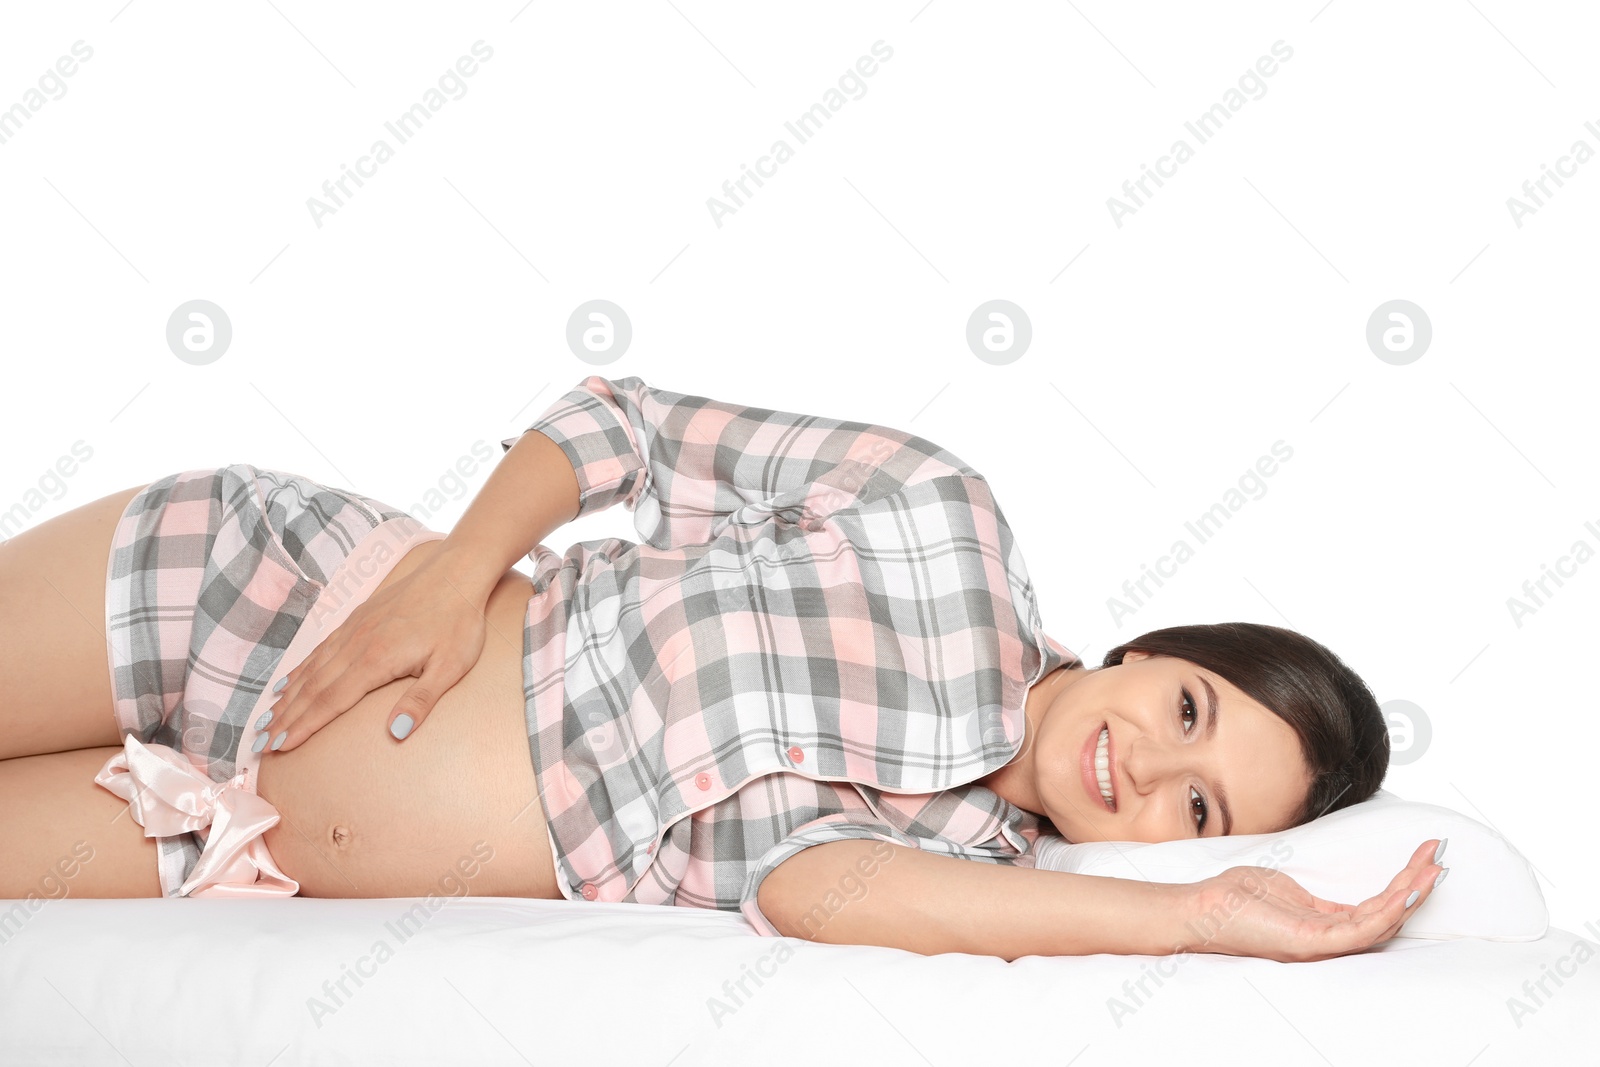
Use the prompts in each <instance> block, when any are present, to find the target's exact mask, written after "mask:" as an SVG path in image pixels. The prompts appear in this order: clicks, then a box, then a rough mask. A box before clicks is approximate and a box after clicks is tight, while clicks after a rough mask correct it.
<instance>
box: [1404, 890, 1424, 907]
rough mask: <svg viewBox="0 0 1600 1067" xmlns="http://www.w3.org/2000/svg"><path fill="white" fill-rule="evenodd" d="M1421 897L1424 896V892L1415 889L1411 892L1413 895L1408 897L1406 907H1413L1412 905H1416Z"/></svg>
mask: <svg viewBox="0 0 1600 1067" xmlns="http://www.w3.org/2000/svg"><path fill="white" fill-rule="evenodd" d="M1421 895H1422V890H1420V889H1413V890H1412V891H1411V895H1410V896H1409V897H1406V907H1408V908H1409V907H1411V905H1413V904H1415V903H1416V902H1417V898H1418V897H1420V896H1421Z"/></svg>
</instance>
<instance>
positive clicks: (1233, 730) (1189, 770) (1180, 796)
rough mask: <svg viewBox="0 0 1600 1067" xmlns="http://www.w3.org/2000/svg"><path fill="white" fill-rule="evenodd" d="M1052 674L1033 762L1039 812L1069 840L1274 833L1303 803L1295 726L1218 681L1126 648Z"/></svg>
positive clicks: (1304, 783)
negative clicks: (1101, 756) (1091, 666)
mask: <svg viewBox="0 0 1600 1067" xmlns="http://www.w3.org/2000/svg"><path fill="white" fill-rule="evenodd" d="M1060 673H1061V674H1062V675H1063V678H1062V679H1061V680H1060V682H1059V688H1058V689H1057V690H1056V691H1055V693H1054V695H1053V696H1052V697H1051V698H1050V699H1049V702H1048V703H1047V704H1046V705H1045V707H1044V711H1043V712H1042V714H1040V715H1039V718H1038V723H1037V726H1038V729H1037V732H1036V734H1035V738H1034V743H1033V746H1032V748H1033V751H1032V760H1033V771H1034V774H1033V779H1034V785H1035V788H1036V790H1037V793H1038V801H1039V803H1040V804H1041V805H1042V808H1043V810H1042V812H1041V814H1044V815H1046V816H1048V817H1049V819H1050V821H1051V822H1053V823H1054V824H1055V826H1056V829H1057V830H1059V831H1060V832H1061V835H1062V836H1063V837H1065V838H1066V839H1067V840H1068V841H1101V840H1106V841H1147V842H1155V841H1172V840H1175V839H1178V838H1184V837H1220V836H1222V835H1223V834H1263V833H1274V832H1276V831H1278V830H1282V829H1285V828H1287V827H1288V825H1289V822H1290V820H1291V819H1292V818H1293V817H1294V815H1295V813H1296V812H1297V811H1298V810H1299V808H1300V805H1301V804H1302V803H1304V801H1305V796H1306V790H1307V788H1308V787H1309V785H1310V781H1311V778H1310V773H1309V770H1308V768H1307V766H1306V764H1305V760H1304V759H1303V757H1302V756H1301V754H1300V742H1299V738H1298V737H1297V736H1296V734H1295V732H1294V729H1293V728H1292V727H1291V726H1290V725H1289V724H1288V723H1286V722H1284V721H1283V720H1282V719H1280V718H1279V717H1278V716H1277V715H1274V714H1273V713H1272V712H1270V711H1268V710H1267V709H1266V708H1264V707H1262V706H1261V705H1260V704H1258V703H1256V702H1255V701H1254V700H1252V699H1250V698H1249V697H1247V696H1245V695H1244V693H1242V692H1240V691H1239V690H1238V689H1237V688H1235V687H1234V686H1233V685H1231V684H1230V683H1229V682H1228V681H1227V680H1226V679H1224V678H1223V677H1222V676H1221V675H1218V674H1215V673H1213V672H1211V671H1206V670H1202V669H1201V668H1199V667H1197V666H1195V665H1194V664H1193V663H1190V662H1188V661H1187V660H1182V659H1174V658H1172V657H1170V656H1151V655H1149V654H1148V653H1144V652H1137V651H1135V652H1129V653H1128V654H1127V655H1126V656H1125V657H1124V659H1123V661H1122V663H1121V664H1119V665H1117V666H1115V667H1105V668H1101V669H1099V670H1071V671H1063V672H1060ZM1213 701H1214V706H1215V720H1214V721H1213V719H1212V708H1213ZM1032 728H1033V724H1032V723H1030V729H1032ZM1102 729H1104V730H1106V731H1107V743H1106V745H1105V746H1104V748H1097V746H1098V742H1099V739H1100V736H1101V731H1102ZM1025 743H1026V742H1025ZM1099 752H1104V753H1105V755H1106V756H1107V761H1108V764H1109V765H1108V767H1107V768H1106V770H1105V773H1104V774H1103V775H1100V774H1097V764H1096V756H1097V754H1098V753H1099ZM1102 782H1106V783H1107V784H1109V786H1110V790H1111V794H1112V799H1110V800H1109V801H1108V800H1107V799H1105V798H1104V796H1103V790H1102V786H1101V783H1102ZM1202 817H1203V819H1204V823H1203V826H1202V823H1201V820H1202Z"/></svg>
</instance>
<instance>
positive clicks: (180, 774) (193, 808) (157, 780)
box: [94, 734, 300, 897]
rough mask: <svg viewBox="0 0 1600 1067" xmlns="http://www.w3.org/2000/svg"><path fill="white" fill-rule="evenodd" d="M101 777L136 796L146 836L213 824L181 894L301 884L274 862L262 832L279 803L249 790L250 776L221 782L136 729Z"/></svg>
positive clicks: (271, 893)
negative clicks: (147, 742)
mask: <svg viewBox="0 0 1600 1067" xmlns="http://www.w3.org/2000/svg"><path fill="white" fill-rule="evenodd" d="M94 780H95V782H97V783H98V784H100V785H102V786H105V787H106V788H107V789H109V790H111V792H113V793H115V794H116V795H117V796H119V797H121V798H122V799H123V800H126V801H127V802H128V808H129V811H130V812H131V813H132V815H133V818H134V821H135V822H137V823H138V824H139V825H140V826H143V827H144V835H145V836H146V837H173V836H176V835H178V834H182V833H186V832H188V831H191V830H198V829H200V828H201V827H204V826H210V827H211V832H210V834H209V835H207V837H206V843H205V848H204V849H202V850H201V853H200V860H199V862H198V863H196V864H195V866H194V870H193V871H192V872H191V873H190V875H189V878H188V880H187V881H185V882H184V883H183V886H182V888H181V890H180V893H181V894H182V895H184V896H191V897H292V896H294V895H295V894H296V893H298V892H300V883H299V882H296V881H295V880H294V879H293V878H290V877H289V876H288V875H286V874H284V873H283V872H282V871H281V870H279V869H278V865H277V864H276V863H274V862H273V860H272V854H271V853H270V852H268V851H267V845H266V842H265V841H264V840H262V836H261V835H262V834H264V833H266V832H267V830H269V829H271V828H272V827H273V826H275V825H277V823H278V820H279V819H280V818H281V816H280V815H279V814H278V809H277V808H275V807H273V806H272V805H271V804H270V803H268V802H267V801H266V800H264V799H262V798H261V797H260V796H258V795H257V794H255V793H252V792H251V791H250V790H248V789H246V788H244V783H245V775H244V774H243V773H240V774H237V775H235V776H234V777H233V778H230V779H229V780H228V781H226V782H214V781H212V780H211V779H210V778H209V777H207V776H206V775H205V774H203V773H201V771H200V770H199V769H197V768H196V767H195V766H194V765H193V764H192V763H190V762H189V761H188V760H187V759H186V758H184V757H183V756H182V755H180V754H179V753H177V752H175V751H173V750H172V749H171V748H168V747H167V746H166V745H149V746H146V745H144V744H142V743H141V742H140V741H139V739H138V738H137V737H135V736H134V735H133V734H129V735H128V736H127V737H126V739H125V740H124V742H123V748H122V751H121V752H118V753H117V754H116V755H115V756H112V757H111V758H110V759H108V760H106V763H105V766H104V767H102V768H100V773H99V774H97V775H95V776H94Z"/></svg>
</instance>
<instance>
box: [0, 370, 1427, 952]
mask: <svg viewBox="0 0 1600 1067" xmlns="http://www.w3.org/2000/svg"><path fill="white" fill-rule="evenodd" d="M502 447H503V449H504V450H505V455H504V457H503V458H502V460H501V462H500V464H499V466H498V467H496V469H495V470H494V471H493V472H492V474H491V475H490V477H489V479H488V481H487V482H486V484H485V485H484V487H483V489H482V490H481V491H480V492H479V494H478V496H477V497H476V498H475V499H474V500H473V501H472V504H471V506H470V507H469V508H468V509H467V511H466V513H465V514H464V515H463V517H462V519H461V521H460V522H459V523H458V524H457V525H456V527H455V529H454V530H453V531H452V532H451V533H450V534H449V535H448V536H446V535H445V534H443V533H439V532H437V531H433V530H429V529H427V528H426V527H423V526H422V525H421V524H420V523H417V522H416V521H415V520H414V519H412V518H411V517H410V516H409V515H407V514H405V513H404V512H402V511H400V510H398V509H396V508H393V507H390V506H389V505H387V504H384V503H383V502H381V501H377V500H373V499H371V498H369V497H365V496H361V495H359V494H356V493H353V492H349V491H346V490H341V489H335V488H332V487H329V486H326V485H322V484H319V483H317V482H314V481H311V480H309V479H306V478H304V477H301V476H299V475H294V474H289V473H286V472H283V471H276V470H269V469H263V468H258V467H254V466H251V465H249V464H242V463H241V464H234V465H231V466H228V467H222V468H215V469H202V470H193V471H186V472H183V473H180V474H175V475H169V476H167V477H165V478H162V479H160V480H158V481H155V482H153V483H150V484H149V485H146V486H137V487H132V488H129V489H127V490H124V491H123V492H120V493H115V494H112V495H111V496H108V497H105V498H103V499H100V500H97V501H94V502H92V503H89V504H86V505H84V506H82V507H80V508H77V509H76V510H74V511H71V512H68V513H66V514H64V515H61V516H59V517H57V518H54V519H52V520H50V521H48V522H46V523H43V524H41V525H40V526H38V527H36V528H34V529H32V530H29V531H27V532H26V533H23V534H21V535H20V536H18V537H16V538H14V539H12V540H10V541H7V542H4V543H3V544H0V897H4V898H19V897H23V896H25V895H27V894H28V893H29V892H31V891H33V890H34V889H35V888H36V887H37V885H38V884H39V883H40V879H41V878H43V877H47V876H50V875H51V873H52V872H59V873H60V875H61V876H62V877H68V875H67V874H66V869H67V868H68V867H70V868H71V871H72V873H71V875H70V882H69V884H70V886H71V892H73V893H75V894H76V895H79V896H85V897H132V896H169V897H172V896H189V895H198V896H258V897H260V896H291V895H294V894H296V893H298V894H301V895H305V896H328V897H386V896H422V895H426V894H428V893H431V892H438V891H440V887H441V886H443V885H451V884H455V885H459V884H462V883H465V884H466V885H467V886H468V887H469V888H468V890H467V891H468V892H470V893H472V894H474V895H485V896H496V895H497V896H525V897H538V898H544V899H552V900H554V899H563V898H565V899H569V900H574V901H579V902H582V901H585V900H602V901H629V902H637V903H653V904H678V905H684V906H690V907H704V908H721V909H726V910H737V911H740V912H742V913H743V914H744V915H745V917H746V918H747V919H748V920H749V921H750V922H751V924H752V925H753V926H754V927H755V929H756V930H757V931H759V932H760V933H762V934H766V935H782V936H795V937H805V938H809V939H813V940H821V941H830V942H835V943H855V944H876V945H887V946H894V947H899V948H904V949H908V950H910V951H914V952H922V953H937V952H946V951H960V952H972V953H985V954H991V955H998V956H1001V957H1003V958H1006V959H1016V958H1017V957H1019V956H1023V955H1029V954H1039V955H1070V954H1081V953H1093V952H1122V953H1134V952H1138V953H1151V954H1165V953H1172V952H1178V951H1209V952H1222V953H1229V954H1234V955H1256V956H1263V957H1267V958H1272V959H1278V960H1309V959H1323V958H1327V957H1330V956H1336V955H1341V954H1343V953H1347V952H1352V951H1358V950H1360V949H1363V948H1367V947H1369V946H1372V945H1375V944H1378V943H1381V942H1383V941H1385V940H1387V939H1388V938H1390V937H1392V936H1394V934H1395V933H1396V931H1397V930H1398V929H1399V928H1400V926H1401V924H1402V923H1403V922H1404V921H1405V919H1406V918H1407V916H1409V915H1410V914H1412V913H1413V912H1414V911H1415V909H1416V907H1417V906H1418V905H1419V904H1420V903H1421V901H1422V900H1424V899H1426V896H1427V894H1428V893H1429V892H1431V890H1432V888H1433V886H1434V885H1435V884H1436V879H1437V878H1438V877H1440V875H1441V872H1442V870H1443V869H1442V868H1441V867H1440V866H1439V864H1438V856H1437V855H1436V851H1435V850H1436V846H1438V845H1439V844H1440V843H1439V842H1437V841H1427V842H1423V843H1421V845H1420V846H1419V847H1418V849H1417V851H1416V853H1415V854H1414V855H1413V857H1412V858H1411V861H1410V862H1409V863H1408V864H1407V866H1406V867H1405V868H1404V869H1402V870H1400V871H1399V872H1398V873H1397V874H1396V876H1395V878H1394V880H1393V881H1392V882H1391V883H1390V885H1389V886H1388V887H1387V888H1386V889H1385V890H1384V891H1383V892H1382V893H1379V894H1377V895H1376V896H1373V897H1372V898H1370V899H1369V900H1367V901H1364V902H1362V903H1360V904H1356V905H1349V904H1340V903H1333V902H1328V901H1323V900H1320V899H1317V898H1315V897H1313V896H1311V895H1310V894H1309V893H1307V892H1306V891H1305V890H1304V889H1303V888H1302V887H1300V886H1298V885H1297V884H1295V883H1294V882H1293V880H1292V879H1290V878H1289V877H1288V876H1287V875H1284V874H1281V873H1277V872H1271V871H1268V870H1265V869H1262V868H1252V867H1236V868H1233V869H1232V870H1230V871H1227V872H1225V873H1223V874H1221V875H1218V876H1217V877H1215V878H1211V879H1207V880H1206V881H1203V882H1198V883H1194V884H1187V885H1177V884H1174V885H1167V884H1156V883H1145V882H1138V881H1129V880H1124V879H1116V878H1103V877H1094V876H1087V875H1076V874H1067V873H1063V872H1059V871H1051V870H1046V869H1042V868H1036V867H1034V866H1033V849H1032V845H1033V843H1034V842H1035V841H1036V840H1037V838H1038V835H1039V834H1040V833H1057V834H1060V835H1061V836H1063V837H1064V838H1065V839H1067V840H1069V841H1091V840H1110V841H1150V842H1153V841H1165V840H1172V839H1177V838H1183V837H1211V836H1221V835H1227V834H1258V833H1269V832H1274V831H1277V830H1281V829H1285V828H1288V827H1291V826H1295V825H1299V824H1301V823H1303V822H1306V821H1309V820H1310V819H1313V818H1315V817H1316V816H1318V815H1320V814H1323V813H1325V812H1328V811H1332V810H1336V809H1338V808H1341V807H1344V806H1346V805H1348V804H1352V803H1355V802H1357V801H1361V800H1364V799H1366V798H1368V797H1369V796H1371V795H1372V794H1373V793H1374V792H1375V791H1376V790H1377V789H1378V787H1379V785H1380V784H1381V782H1382V779H1383V775H1384V772H1385V769H1386V767H1387V763H1388V741H1387V736H1386V733H1385V728H1384V723H1383V720H1382V717H1381V715H1380V713H1379V711H1378V708H1377V704H1376V702H1375V701H1374V699H1373V697H1372V694H1371V693H1370V691H1369V690H1368V689H1367V687H1366V686H1365V685H1364V684H1363V683H1362V681H1361V680H1360V679H1359V678H1358V677H1357V676H1356V675H1355V674H1354V673H1353V672H1351V671H1350V670H1349V668H1348V667H1346V666H1345V665H1344V664H1343V663H1342V662H1341V661H1340V660H1339V659H1338V658H1337V657H1336V656H1334V655H1333V654H1332V653H1331V652H1329V651H1328V650H1327V649H1326V648H1324V647H1323V646H1322V645H1320V644H1318V643H1316V642H1315V641H1312V640H1310V639H1309V638H1306V637H1304V636H1302V635H1300V634H1297V633H1294V632H1293V631H1289V630H1284V629H1280V628H1277V627H1270V626H1261V625H1256V624H1247V623H1228V624H1216V625H1203V626H1183V627H1173V628H1169V629H1166V630H1158V631H1155V632H1153V633H1149V634H1145V635H1143V636H1142V637H1140V638H1138V639H1135V640H1132V641H1129V642H1127V643H1126V644H1124V645H1121V646H1118V647H1117V648H1115V649H1112V650H1111V652H1109V653H1108V654H1107V655H1106V656H1105V658H1104V661H1103V663H1102V665H1101V666H1100V667H1099V668H1097V669H1089V668H1087V667H1086V666H1085V665H1084V664H1083V663H1082V662H1080V661H1079V659H1078V657H1077V656H1076V655H1074V654H1073V653H1072V652H1070V651H1069V650H1067V649H1066V648H1064V647H1063V646H1061V645H1060V644H1058V643H1057V642H1055V641H1054V640H1053V639H1051V638H1050V637H1049V636H1048V635H1046V634H1045V633H1044V631H1043V629H1042V627H1041V625H1040V621H1039V613H1038V609H1037V606H1036V604H1035V600H1034V590H1033V586H1032V583H1031V581H1030V580H1029V578H1028V574H1027V570H1026V568H1025V566H1024V563H1023V559H1022V556H1021V552H1020V549H1019V546H1018V544H1017V542H1016V540H1015V539H1014V537H1013V535H1012V533H1011V530H1010V528H1009V526H1008V525H1007V524H1006V521H1005V519H1004V517H1003V514H1002V512H1001V510H1000V508H999V505H998V504H997V503H996V501H995V500H994V498H993V497H992V495H991V494H990V487H989V484H988V482H987V481H986V480H985V479H984V478H983V477H982V476H981V475H980V474H978V473H977V472H976V471H974V470H973V469H972V468H970V467H968V466H967V465H966V464H965V463H963V462H962V461H961V460H960V459H959V458H958V457H956V456H955V455H953V454H952V453H950V452H948V451H946V450H944V449H942V448H940V447H939V446H937V445H935V444H933V443H931V442H929V441H927V440H924V439H922V438H919V437H915V436H912V435H910V434H907V433H903V432H900V431H897V430H892V429H889V428H886V427H882V426H872V425H867V424H863V423H856V422H845V421H841V420H835V419H827V418H821V417H816V416H808V415H799V414H793V413H787V412H780V411H773V410H769V409H764V408H756V407H749V406H745V405H739V404H732V403H724V402H718V401H713V400H708V399H706V398H704V397H698V396H690V395H685V394H680V393H674V392H670V391H668V390H665V389H660V388H652V387H650V386H647V385H645V384H644V383H643V382H641V381H640V380H639V379H637V378H624V379H620V380H616V381H610V380H606V379H603V378H600V377H589V378H587V379H585V380H584V381H583V382H581V383H579V384H578V385H577V386H576V387H574V388H573V389H572V390H571V391H569V392H568V393H567V394H566V395H565V396H563V397H561V398H560V399H559V400H557V401H556V402H555V403H554V404H552V405H551V406H550V407H549V408H548V409H547V410H546V412H545V413H544V414H543V415H542V416H541V417H540V418H539V419H538V421H536V422H535V423H534V424H533V425H532V426H531V427H529V428H528V430H527V431H525V432H523V433H522V434H521V435H520V436H518V437H512V438H507V439H506V440H505V441H503V442H502ZM1050 488H1051V490H1052V491H1059V490H1060V487H1050ZM618 502H621V503H622V504H623V505H624V506H625V507H626V508H627V509H628V510H630V511H631V512H632V513H633V516H634V522H635V525H636V527H637V529H638V530H639V532H640V534H641V535H642V537H643V538H644V541H643V542H642V543H634V542H631V541H627V540H624V539H621V538H607V539H604V540H598V541H585V542H580V543H578V544H576V545H573V546H572V547H571V548H570V549H568V550H567V552H566V554H565V555H564V556H557V555H556V554H555V553H553V552H551V551H550V550H549V549H547V548H546V547H544V545H543V544H542V543H541V542H542V541H543V539H545V538H546V537H548V536H549V535H550V534H551V533H552V532H554V531H555V530H556V529H557V528H558V527H560V526H561V525H562V524H563V523H565V522H567V521H569V520H571V519H573V518H576V517H578V516H581V515H588V514H591V513H593V512H596V511H599V510H601V509H604V508H606V507H609V506H611V505H613V504H616V503H618ZM1080 503H1087V502H1080ZM524 555H527V556H529V558H530V559H532V561H533V563H534V564H535V566H534V572H533V575H532V577H531V579H530V578H529V577H527V576H524V575H523V574H522V573H521V572H519V571H517V570H515V569H512V568H511V564H513V563H514V562H515V561H516V560H517V559H518V558H519V557H521V556H524ZM974 861H975V862H974ZM1197 920H1209V921H1199V922H1197ZM1202 929H1203V930H1205V931H1207V933H1206V936H1205V937H1204V938H1203V939H1197V935H1196V933H1195V931H1196V930H1202Z"/></svg>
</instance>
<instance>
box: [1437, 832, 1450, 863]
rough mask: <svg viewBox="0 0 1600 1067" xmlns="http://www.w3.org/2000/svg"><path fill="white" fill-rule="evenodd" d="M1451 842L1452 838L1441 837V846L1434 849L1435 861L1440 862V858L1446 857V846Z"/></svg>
mask: <svg viewBox="0 0 1600 1067" xmlns="http://www.w3.org/2000/svg"><path fill="white" fill-rule="evenodd" d="M1449 843H1450V839H1449V838H1448V837H1446V838H1441V839H1440V841H1439V847H1438V848H1436V849H1434V850H1433V862H1435V863H1438V862H1439V861H1440V860H1442V859H1444V846H1446V845H1448V844H1449Z"/></svg>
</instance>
